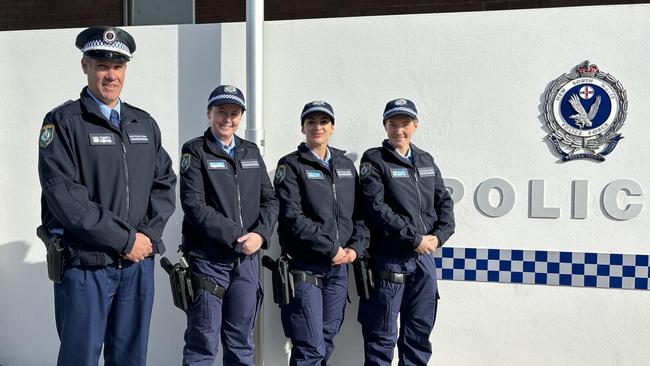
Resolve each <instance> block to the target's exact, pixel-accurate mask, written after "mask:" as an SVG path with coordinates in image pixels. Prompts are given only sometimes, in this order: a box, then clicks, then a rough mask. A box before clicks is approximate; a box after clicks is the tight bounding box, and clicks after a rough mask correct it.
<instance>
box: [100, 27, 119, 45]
mask: <svg viewBox="0 0 650 366" xmlns="http://www.w3.org/2000/svg"><path fill="white" fill-rule="evenodd" d="M115 37H116V35H115V31H114V30H112V29H107V30H106V31H105V32H104V36H103V39H104V42H106V43H108V44H111V43H113V42H115Z"/></svg>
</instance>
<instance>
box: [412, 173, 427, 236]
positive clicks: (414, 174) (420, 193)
mask: <svg viewBox="0 0 650 366" xmlns="http://www.w3.org/2000/svg"><path fill="white" fill-rule="evenodd" d="M413 177H414V178H415V190H416V191H417V192H418V202H419V203H420V209H419V210H418V215H419V216H420V222H421V223H422V227H424V234H426V233H427V225H426V224H425V223H424V219H423V218H422V192H420V184H419V182H420V180H419V179H418V171H417V168H416V167H415V165H414V166H413Z"/></svg>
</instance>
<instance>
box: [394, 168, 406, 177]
mask: <svg viewBox="0 0 650 366" xmlns="http://www.w3.org/2000/svg"><path fill="white" fill-rule="evenodd" d="M390 176H391V177H392V178H408V177H409V171H408V170H407V169H391V170H390Z"/></svg>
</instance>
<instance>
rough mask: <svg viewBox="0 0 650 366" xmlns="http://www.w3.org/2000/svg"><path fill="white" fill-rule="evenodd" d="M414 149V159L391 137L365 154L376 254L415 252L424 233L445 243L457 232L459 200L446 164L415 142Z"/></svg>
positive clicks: (363, 162) (368, 208)
mask: <svg viewBox="0 0 650 366" xmlns="http://www.w3.org/2000/svg"><path fill="white" fill-rule="evenodd" d="M410 149H411V159H412V161H413V163H411V162H409V161H408V160H406V159H404V158H402V157H400V155H399V154H398V153H397V152H396V151H395V149H394V148H393V147H392V146H391V145H390V144H389V143H388V140H384V142H383V144H382V146H381V147H377V148H372V149H369V150H367V151H366V152H365V153H364V154H363V157H362V158H361V166H360V170H359V171H360V173H359V174H360V176H361V185H362V186H363V196H364V207H365V212H366V224H367V225H368V227H369V228H370V230H371V244H370V252H371V253H372V254H377V255H406V256H409V255H412V256H415V255H416V253H415V251H414V249H415V248H417V247H418V246H419V245H420V242H421V241H422V236H423V235H426V234H433V235H435V236H437V237H438V240H439V242H440V243H439V245H440V246H442V245H443V244H444V243H445V242H446V241H447V239H449V237H450V236H451V235H452V234H453V233H454V227H455V223H454V209H453V206H454V205H453V201H452V200H451V196H450V195H449V193H448V192H447V189H446V188H445V184H444V181H443V179H442V175H441V174H440V169H438V166H436V164H435V163H434V161H433V157H432V156H431V155H429V153H427V152H426V151H423V150H420V149H419V148H417V147H416V146H415V145H413V144H411V146H410Z"/></svg>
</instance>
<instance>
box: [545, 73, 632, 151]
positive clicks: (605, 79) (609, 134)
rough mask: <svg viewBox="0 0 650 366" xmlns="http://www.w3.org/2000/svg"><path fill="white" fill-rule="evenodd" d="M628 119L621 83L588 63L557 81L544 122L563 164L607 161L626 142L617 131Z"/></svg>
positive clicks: (549, 92) (548, 94)
mask: <svg viewBox="0 0 650 366" xmlns="http://www.w3.org/2000/svg"><path fill="white" fill-rule="evenodd" d="M626 115H627V94H626V92H625V89H624V88H623V85H621V82H620V81H618V80H616V79H615V78H614V77H613V76H612V75H610V74H608V73H604V72H602V71H600V70H599V69H598V66H596V65H594V64H590V63H589V61H584V62H583V63H581V64H579V65H577V66H576V67H575V68H574V70H573V71H572V72H570V73H565V74H562V75H560V76H559V77H558V78H557V79H555V80H554V81H553V82H552V83H551V85H550V86H549V88H548V90H547V91H546V95H545V104H544V114H543V116H544V120H545V123H546V126H547V127H548V129H549V131H550V133H549V134H548V136H547V139H548V140H549V141H550V142H551V143H552V144H553V147H554V148H555V150H556V152H557V153H558V154H559V155H560V156H561V157H562V161H569V160H575V159H593V160H597V161H604V160H605V156H606V155H608V154H609V153H611V152H612V151H613V150H614V148H615V147H616V145H617V144H618V142H619V141H620V140H621V139H622V138H623V137H622V136H621V134H618V133H617V132H618V130H619V129H620V128H621V127H622V126H623V123H624V122H625V117H626Z"/></svg>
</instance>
